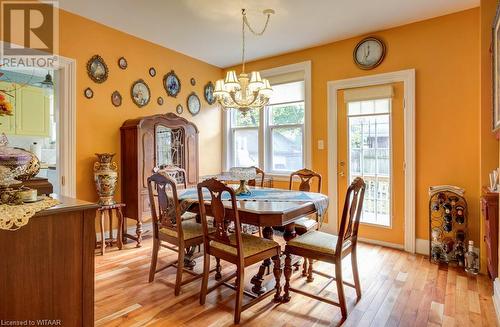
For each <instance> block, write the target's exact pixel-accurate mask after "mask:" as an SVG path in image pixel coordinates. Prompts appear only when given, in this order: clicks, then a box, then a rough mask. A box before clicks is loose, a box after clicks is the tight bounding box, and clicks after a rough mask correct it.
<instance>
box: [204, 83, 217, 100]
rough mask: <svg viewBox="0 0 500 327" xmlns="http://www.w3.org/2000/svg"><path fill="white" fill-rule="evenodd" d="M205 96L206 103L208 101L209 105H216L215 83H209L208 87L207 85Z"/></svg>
mask: <svg viewBox="0 0 500 327" xmlns="http://www.w3.org/2000/svg"><path fill="white" fill-rule="evenodd" d="M203 95H204V96H205V101H207V103H208V104H209V105H213V104H214V103H215V97H214V83H212V82H208V83H207V85H205V88H204V89H203Z"/></svg>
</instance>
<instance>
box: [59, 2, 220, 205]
mask: <svg viewBox="0 0 500 327" xmlns="http://www.w3.org/2000/svg"><path fill="white" fill-rule="evenodd" d="M60 54H61V55H62V56H65V57H69V58H73V59H76V61H77V81H76V90H77V100H76V102H77V104H76V105H77V121H76V122H77V154H76V155H77V196H78V198H80V199H84V200H96V199H97V197H96V195H95V187H94V184H93V177H92V165H93V163H94V161H95V158H96V157H95V155H94V153H95V152H116V153H117V155H116V157H115V160H116V162H117V163H120V126H121V124H122V123H123V122H124V121H125V120H127V119H130V118H135V117H141V116H149V115H153V114H158V113H167V112H175V107H176V105H177V104H178V103H180V104H182V106H183V107H184V113H183V114H182V116H183V117H185V118H187V119H189V120H191V121H193V122H194V123H195V124H196V125H197V126H198V128H199V130H200V134H199V139H200V146H199V149H200V167H201V168H200V174H201V175H204V174H214V173H218V172H220V167H221V159H220V158H221V132H220V131H221V114H220V110H219V109H218V108H216V107H215V106H212V107H210V106H209V105H208V104H207V103H206V102H205V100H204V98H203V86H204V85H205V84H206V83H207V82H208V81H210V80H211V81H215V80H216V79H218V78H220V76H221V69H220V68H217V67H215V66H212V65H209V64H206V63H204V62H201V61H199V60H196V59H193V58H191V57H188V56H185V55H183V54H180V53H178V52H175V51H172V50H169V49H166V48H164V47H161V46H159V45H156V44H153V43H150V42H147V41H144V40H142V39H139V38H136V37H134V36H131V35H129V34H126V33H123V32H120V31H118V30H115V29H112V28H109V27H107V26H104V25H101V24H99V23H96V22H94V21H91V20H88V19H86V18H83V17H80V16H77V15H74V14H71V13H68V12H64V11H61V12H60ZM94 54H99V55H100V56H102V57H103V58H104V60H105V61H106V63H107V65H108V68H109V77H108V80H107V81H105V82H104V83H103V84H96V83H94V82H92V81H91V80H90V78H89V77H88V76H87V72H86V63H87V60H88V59H89V58H90V57H92V56H93V55H94ZM121 56H124V57H125V58H126V59H127V61H128V68H127V69H126V70H122V69H120V68H119V67H118V65H117V60H118V58H119V57H121ZM149 67H155V68H156V72H157V74H156V77H150V76H149V74H148V69H149ZM171 69H173V70H175V72H176V73H177V75H178V76H179V77H180V80H181V92H180V94H179V95H178V96H177V98H172V97H168V96H167V94H166V92H165V90H164V89H163V86H162V80H163V75H164V74H166V73H167V72H169V71H170V70H171ZM191 77H194V78H195V79H196V82H197V83H196V86H194V87H193V86H191V84H190V82H189V81H190V79H191ZM139 78H142V79H144V80H145V81H146V82H147V83H148V85H149V87H150V89H151V94H152V97H151V100H150V102H149V104H148V105H146V106H145V107H143V108H138V107H137V106H136V105H135V104H134V103H133V102H132V100H131V98H130V87H131V84H132V82H134V81H135V80H137V79H139ZM86 87H91V88H92V89H93V90H94V97H93V98H92V99H90V100H88V99H86V98H85V97H84V95H83V90H84V89H85V88H86ZM114 90H118V91H119V92H120V93H121V94H122V97H123V104H122V106H121V107H118V108H115V107H114V106H113V105H112V104H111V101H110V96H111V93H112V92H113V91H114ZM192 91H196V93H197V94H198V96H199V97H200V100H201V102H202V110H201V113H200V114H198V115H197V116H195V117H193V116H191V114H190V113H189V112H188V111H187V108H186V97H187V95H188V94H189V93H190V92H192ZM158 96H162V97H163V99H164V104H163V106H159V105H157V103H156V99H157V97H158ZM118 197H119V195H118Z"/></svg>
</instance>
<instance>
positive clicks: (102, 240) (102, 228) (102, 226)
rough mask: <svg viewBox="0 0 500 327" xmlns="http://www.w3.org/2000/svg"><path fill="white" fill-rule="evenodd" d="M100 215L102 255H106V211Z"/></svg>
mask: <svg viewBox="0 0 500 327" xmlns="http://www.w3.org/2000/svg"><path fill="white" fill-rule="evenodd" d="M99 215H100V217H99V218H100V219H99V223H100V227H101V255H104V252H105V250H104V249H105V248H106V237H105V236H104V211H100V212H99Z"/></svg>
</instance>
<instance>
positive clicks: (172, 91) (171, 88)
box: [163, 70, 181, 98]
mask: <svg viewBox="0 0 500 327" xmlns="http://www.w3.org/2000/svg"><path fill="white" fill-rule="evenodd" d="M163 87H164V88H165V91H167V94H168V96H171V97H174V98H175V97H176V96H177V94H179V92H180V91H181V81H180V80H179V77H177V75H176V74H175V72H174V71H173V70H171V71H170V72H169V73H168V74H166V75H165V76H164V77H163Z"/></svg>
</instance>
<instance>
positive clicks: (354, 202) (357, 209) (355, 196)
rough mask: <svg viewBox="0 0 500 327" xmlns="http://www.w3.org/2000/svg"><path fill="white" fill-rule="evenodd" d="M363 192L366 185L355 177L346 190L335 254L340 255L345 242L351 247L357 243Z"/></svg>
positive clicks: (359, 178)
mask: <svg viewBox="0 0 500 327" xmlns="http://www.w3.org/2000/svg"><path fill="white" fill-rule="evenodd" d="M365 190H366V184H365V182H364V181H363V179H362V178H361V177H356V178H355V179H354V181H353V182H352V183H351V185H349V187H348V189H347V193H346V198H345V202H344V209H343V211H342V220H341V221H340V229H339V239H338V242H337V248H336V251H335V253H341V252H342V248H343V246H344V243H345V242H347V241H350V242H351V246H355V245H356V243H357V239H358V228H359V220H360V217H361V212H362V210H363V200H364V197H365Z"/></svg>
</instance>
